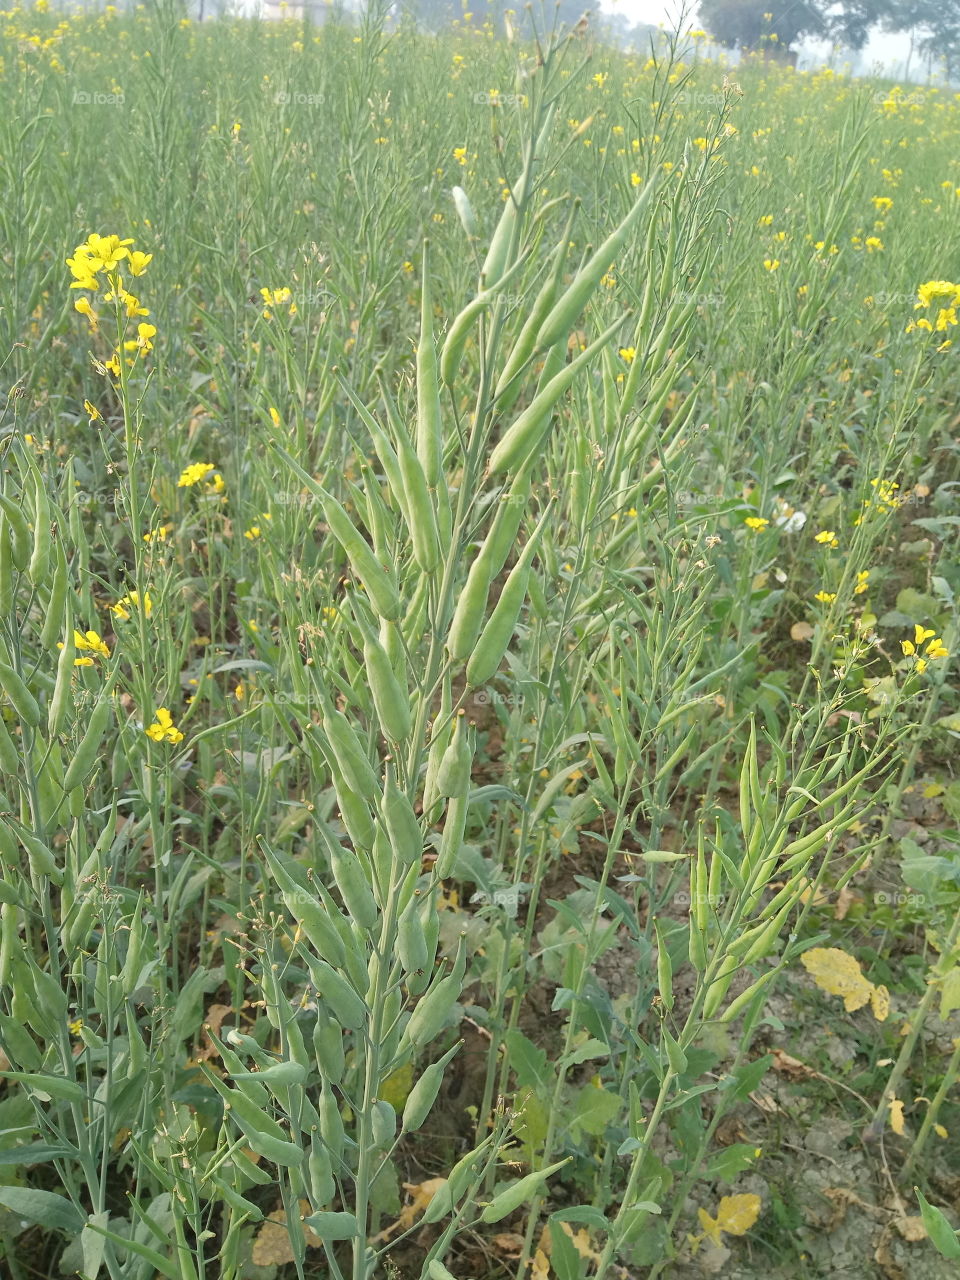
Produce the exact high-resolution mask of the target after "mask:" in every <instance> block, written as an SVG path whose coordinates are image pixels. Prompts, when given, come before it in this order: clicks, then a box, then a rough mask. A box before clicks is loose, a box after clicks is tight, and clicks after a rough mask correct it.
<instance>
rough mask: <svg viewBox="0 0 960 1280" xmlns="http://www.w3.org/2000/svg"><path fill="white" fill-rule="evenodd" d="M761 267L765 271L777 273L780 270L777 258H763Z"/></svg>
mask: <svg viewBox="0 0 960 1280" xmlns="http://www.w3.org/2000/svg"><path fill="white" fill-rule="evenodd" d="M763 265H764V267H765V268H766V269H767V271H778V270H779V268H780V259H779V258H764V260H763Z"/></svg>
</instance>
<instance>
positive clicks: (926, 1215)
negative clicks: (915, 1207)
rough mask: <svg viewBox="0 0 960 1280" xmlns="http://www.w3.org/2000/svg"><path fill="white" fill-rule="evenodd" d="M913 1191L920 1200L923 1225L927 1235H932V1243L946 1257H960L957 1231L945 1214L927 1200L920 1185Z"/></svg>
mask: <svg viewBox="0 0 960 1280" xmlns="http://www.w3.org/2000/svg"><path fill="white" fill-rule="evenodd" d="M913 1191H914V1194H915V1195H916V1197H917V1199H918V1200H919V1201H920V1214H921V1217H922V1218H923V1225H924V1226H925V1227H926V1229H927V1235H928V1236H929V1237H930V1243H931V1244H932V1245H933V1247H934V1248H935V1249H936V1250H937V1252H938V1253H939V1254H941V1255H942V1256H943V1257H944V1258H950V1259H954V1258H960V1240H958V1239H957V1233H956V1231H954V1229H953V1227H951V1225H950V1223H949V1222H948V1220H947V1218H946V1216H945V1214H944V1213H943V1212H942V1211H941V1210H940V1209H937V1208H936V1207H935V1206H934V1205H932V1204H929V1203H928V1202H927V1200H926V1199H925V1198H924V1195H923V1192H922V1191H921V1190H920V1189H919V1187H914V1188H913Z"/></svg>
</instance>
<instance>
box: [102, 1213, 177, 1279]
mask: <svg viewBox="0 0 960 1280" xmlns="http://www.w3.org/2000/svg"><path fill="white" fill-rule="evenodd" d="M94 1216H99V1215H94ZM80 1221H81V1223H82V1222H83V1219H82V1218H81V1219H80ZM86 1229H87V1230H88V1231H93V1232H96V1234H97V1235H102V1236H105V1237H106V1239H107V1240H112V1241H113V1243H114V1244H119V1245H122V1246H123V1248H124V1249H127V1250H129V1252H130V1253H135V1254H136V1255H137V1257H138V1258H143V1259H145V1260H146V1261H147V1262H149V1263H150V1265H151V1266H152V1267H155V1268H156V1269H157V1271H159V1272H160V1274H161V1275H162V1276H166V1277H167V1280H181V1277H182V1272H181V1270H180V1267H179V1266H178V1265H177V1263H175V1262H173V1261H172V1260H171V1259H170V1258H165V1257H164V1256H163V1254H162V1253H158V1252H157V1251H156V1249H151V1248H150V1246H149V1245H146V1244H141V1243H140V1241H139V1240H136V1239H134V1238H133V1237H130V1238H128V1237H127V1236H121V1235H118V1234H117V1232H116V1231H111V1230H110V1229H109V1228H108V1227H103V1226H101V1225H100V1223H99V1222H95V1221H94V1218H92V1217H91V1218H90V1219H89V1220H88V1222H87V1224H86Z"/></svg>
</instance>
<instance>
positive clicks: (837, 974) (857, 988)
mask: <svg viewBox="0 0 960 1280" xmlns="http://www.w3.org/2000/svg"><path fill="white" fill-rule="evenodd" d="M800 960H801V962H802V964H803V967H804V968H805V969H806V970H807V972H808V973H809V974H810V975H811V977H812V978H813V980H814V982H815V983H816V984H817V986H818V987H819V988H820V990H821V991H826V992H827V993H828V994H829V995H832V996H842V997H843V1007H844V1008H845V1009H846V1011H847V1012H848V1013H852V1012H853V1011H854V1010H855V1009H862V1008H863V1006H864V1005H865V1004H866V1003H867V1001H868V1000H869V999H870V997H871V995H872V993H873V991H874V990H875V988H874V985H873V983H872V982H868V981H867V979H866V978H865V977H864V976H863V973H862V972H861V970H860V962H859V961H858V960H855V959H854V958H853V956H848V955H847V953H846V952H845V951H841V950H840V949H839V947H813V948H812V949H811V950H810V951H805V952H804V953H803V955H802V956H801V957H800Z"/></svg>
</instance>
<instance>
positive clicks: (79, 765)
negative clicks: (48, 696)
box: [51, 673, 113, 791]
mask: <svg viewBox="0 0 960 1280" xmlns="http://www.w3.org/2000/svg"><path fill="white" fill-rule="evenodd" d="M58 675H59V673H58ZM52 706H53V704H52V703H51V709H52ZM112 715H113V697H112V690H111V689H109V688H106V687H105V688H104V689H103V692H102V693H101V694H100V697H99V698H98V700H97V704H96V706H95V707H94V708H93V712H92V714H91V716H90V721H89V723H88V725H87V728H86V731H85V732H84V735H83V737H82V738H81V739H80V744H79V746H78V747H77V750H76V754H75V755H74V757H73V759H72V760H71V761H70V764H69V765H68V766H67V771H66V773H65V774H64V777H63V787H64V790H65V791H72V790H73V788H74V787H79V786H82V785H83V783H84V782H86V780H87V777H88V775H89V773H90V771H91V769H92V768H93V766H94V765H95V764H96V762H97V756H98V755H99V753H100V744H101V743H102V742H103V736H104V734H105V733H106V731H107V725H108V724H109V723H110V719H111V717H112Z"/></svg>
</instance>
